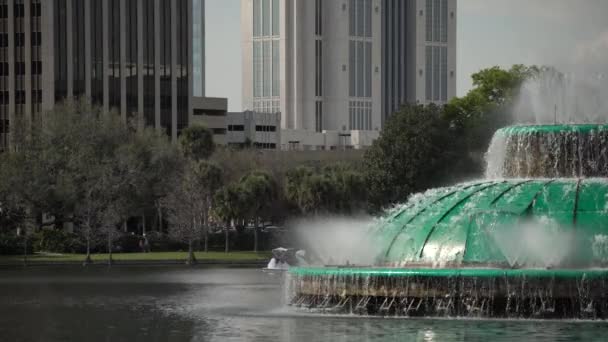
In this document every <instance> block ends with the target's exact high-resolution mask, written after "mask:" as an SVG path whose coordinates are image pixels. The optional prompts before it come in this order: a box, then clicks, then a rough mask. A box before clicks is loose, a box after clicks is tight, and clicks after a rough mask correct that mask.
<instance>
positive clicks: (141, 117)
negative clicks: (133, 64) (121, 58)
mask: <svg viewBox="0 0 608 342" xmlns="http://www.w3.org/2000/svg"><path fill="white" fill-rule="evenodd" d="M143 1H144V0H137V44H139V46H138V48H137V114H138V115H137V121H138V126H139V128H140V129H143V128H144V127H145V126H146V117H145V113H144V49H143V46H144V21H143V19H142V18H143V17H144V3H143Z"/></svg>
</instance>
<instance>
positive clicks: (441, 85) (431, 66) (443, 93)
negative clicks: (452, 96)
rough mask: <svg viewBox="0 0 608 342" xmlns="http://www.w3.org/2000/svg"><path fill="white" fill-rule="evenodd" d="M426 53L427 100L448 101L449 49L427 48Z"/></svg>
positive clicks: (440, 47) (442, 47)
mask: <svg viewBox="0 0 608 342" xmlns="http://www.w3.org/2000/svg"><path fill="white" fill-rule="evenodd" d="M425 53H426V85H425V91H426V100H427V101H444V102H445V101H447V100H448V48H447V47H446V46H427V47H426V49H425Z"/></svg>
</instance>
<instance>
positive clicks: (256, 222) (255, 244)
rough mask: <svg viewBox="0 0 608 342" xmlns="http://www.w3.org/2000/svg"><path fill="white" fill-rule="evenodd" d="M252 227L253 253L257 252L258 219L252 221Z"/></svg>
mask: <svg viewBox="0 0 608 342" xmlns="http://www.w3.org/2000/svg"><path fill="white" fill-rule="evenodd" d="M253 224H254V226H253V252H254V253H257V252H258V218H257V217H256V219H255V220H254V223H253Z"/></svg>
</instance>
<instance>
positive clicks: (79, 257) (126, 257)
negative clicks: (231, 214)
mask: <svg viewBox="0 0 608 342" xmlns="http://www.w3.org/2000/svg"><path fill="white" fill-rule="evenodd" d="M195 255H196V259H197V260H199V261H217V262H218V263H222V262H239V261H241V262H245V261H246V262H255V261H266V260H268V259H270V255H271V253H270V252H259V253H254V252H231V253H224V252H208V253H205V252H196V253H195ZM187 257H188V253H187V252H154V253H113V254H112V259H113V260H114V261H118V262H120V261H126V262H129V261H134V262H145V261H149V262H155V261H161V262H162V261H165V262H166V261H184V260H186V259H187ZM27 258H28V262H32V263H36V262H41V263H53V262H56V263H71V262H82V261H84V259H85V255H84V254H35V255H28V257H27ZM91 258H92V259H93V262H95V261H99V262H102V261H107V260H108V255H107V254H92V255H91ZM22 262H23V256H22V255H11V256H0V264H15V263H22Z"/></svg>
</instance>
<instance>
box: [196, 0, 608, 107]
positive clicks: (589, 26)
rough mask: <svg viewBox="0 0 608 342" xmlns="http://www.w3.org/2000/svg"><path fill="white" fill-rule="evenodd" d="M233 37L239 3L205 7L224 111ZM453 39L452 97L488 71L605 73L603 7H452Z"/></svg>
mask: <svg viewBox="0 0 608 342" xmlns="http://www.w3.org/2000/svg"><path fill="white" fill-rule="evenodd" d="M329 1H337V0H329ZM403 1H407V0H403ZM240 34H241V28H240V0H206V35H207V45H206V48H207V50H206V51H207V52H206V57H207V65H206V71H207V75H206V86H207V90H206V91H207V94H206V95H207V96H217V97H227V98H228V106H229V110H231V111H239V110H241V109H242V108H241V46H240V43H241V36H240ZM457 36H458V42H457V45H458V56H457V58H458V63H457V64H458V70H457V72H458V83H457V86H458V95H459V96H461V95H464V94H466V92H467V91H468V90H469V89H470V87H471V81H470V76H471V74H472V73H474V72H476V71H478V70H479V69H482V68H485V67H490V66H493V65H499V66H503V67H508V66H510V65H512V64H518V63H521V64H537V65H554V66H557V67H558V68H561V69H563V70H565V71H568V70H570V69H579V68H582V67H591V68H593V69H594V70H597V71H600V72H608V0H458V33H457Z"/></svg>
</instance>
